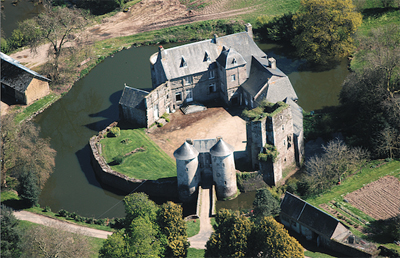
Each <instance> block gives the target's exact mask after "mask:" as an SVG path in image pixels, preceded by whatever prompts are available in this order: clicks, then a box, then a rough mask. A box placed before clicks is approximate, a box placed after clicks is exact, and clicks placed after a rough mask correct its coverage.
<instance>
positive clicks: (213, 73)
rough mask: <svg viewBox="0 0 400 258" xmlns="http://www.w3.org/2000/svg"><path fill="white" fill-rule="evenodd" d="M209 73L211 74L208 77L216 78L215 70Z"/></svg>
mask: <svg viewBox="0 0 400 258" xmlns="http://www.w3.org/2000/svg"><path fill="white" fill-rule="evenodd" d="M208 74H209V76H208V79H214V78H215V70H210V71H209V73H208Z"/></svg>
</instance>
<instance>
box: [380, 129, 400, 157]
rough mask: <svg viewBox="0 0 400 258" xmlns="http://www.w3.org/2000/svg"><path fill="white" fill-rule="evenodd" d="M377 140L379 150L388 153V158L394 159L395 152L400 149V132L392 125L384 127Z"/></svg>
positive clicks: (384, 153)
mask: <svg viewBox="0 0 400 258" xmlns="http://www.w3.org/2000/svg"><path fill="white" fill-rule="evenodd" d="M376 141H377V144H376V147H377V152H378V153H379V154H383V155H388V158H391V159H393V157H394V156H395V154H396V153H397V152H399V151H400V133H399V131H398V130H395V129H394V128H392V127H386V128H385V129H383V130H382V131H381V132H380V134H379V136H378V138H377V139H376Z"/></svg>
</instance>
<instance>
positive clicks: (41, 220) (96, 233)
mask: <svg viewBox="0 0 400 258" xmlns="http://www.w3.org/2000/svg"><path fill="white" fill-rule="evenodd" d="M14 216H15V217H16V218H17V219H19V220H26V221H30V222H33V223H36V224H41V225H45V226H49V227H54V228H61V229H63V230H66V231H69V232H73V233H78V234H82V235H85V236H90V237H97V238H103V239H107V236H109V235H111V234H112V232H109V231H104V230H99V229H93V228H88V227H84V226H78V225H75V224H72V223H68V222H66V221H60V220H56V219H53V218H49V217H46V216H43V215H39V214H35V213H32V212H29V211H15V212H14Z"/></svg>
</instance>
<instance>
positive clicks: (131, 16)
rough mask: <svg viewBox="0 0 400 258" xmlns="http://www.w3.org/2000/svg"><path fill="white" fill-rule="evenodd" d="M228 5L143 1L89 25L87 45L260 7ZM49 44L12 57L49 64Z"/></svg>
mask: <svg viewBox="0 0 400 258" xmlns="http://www.w3.org/2000/svg"><path fill="white" fill-rule="evenodd" d="M228 4H229V1H227V0H221V1H215V3H213V4H211V5H209V6H207V7H206V8H204V10H202V11H200V12H196V11H188V10H187V8H186V6H184V5H182V4H181V3H180V2H179V0H142V1H141V2H140V3H138V4H136V5H134V6H133V7H132V8H131V9H130V11H129V12H126V13H123V12H119V13H117V14H116V15H114V16H113V17H110V18H105V19H103V21H102V23H101V24H98V25H95V26H93V27H90V28H88V29H87V30H86V33H87V34H88V38H89V41H88V42H87V44H92V43H93V42H95V41H99V40H105V39H109V38H114V37H120V36H129V35H134V34H137V33H140V32H145V31H151V30H157V29H161V28H166V27H171V26H177V25H182V24H188V23H192V22H196V21H204V20H212V19H224V18H230V17H235V16H237V15H240V14H245V13H249V12H251V11H253V10H255V9H256V8H257V6H252V7H247V8H242V9H238V10H230V11H225V10H227V9H226V6H227V5H228ZM49 46H50V45H49V44H46V45H43V46H41V47H40V48H39V49H38V51H37V54H34V53H31V51H30V49H25V50H23V51H20V52H17V53H14V54H12V55H11V57H12V58H14V59H16V60H18V61H20V62H21V63H23V64H24V65H25V66H27V67H28V68H34V67H36V66H39V65H42V64H44V63H46V61H47V50H48V49H49Z"/></svg>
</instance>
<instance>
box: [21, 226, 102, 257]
mask: <svg viewBox="0 0 400 258" xmlns="http://www.w3.org/2000/svg"><path fill="white" fill-rule="evenodd" d="M38 226H39V225H38V224H35V223H32V222H29V221H23V220H21V221H20V222H19V224H18V228H19V229H21V231H24V230H26V229H29V228H32V227H38ZM87 238H88V241H89V245H90V249H91V251H92V253H93V255H92V256H91V257H92V258H96V257H99V250H100V248H101V247H102V246H103V242H104V239H101V238H96V237H87Z"/></svg>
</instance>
